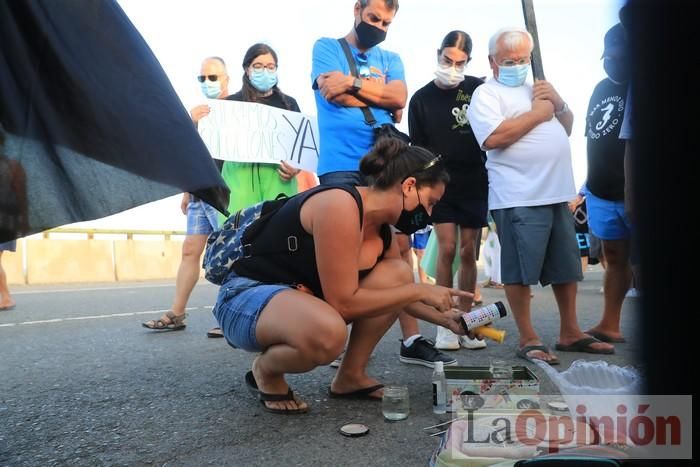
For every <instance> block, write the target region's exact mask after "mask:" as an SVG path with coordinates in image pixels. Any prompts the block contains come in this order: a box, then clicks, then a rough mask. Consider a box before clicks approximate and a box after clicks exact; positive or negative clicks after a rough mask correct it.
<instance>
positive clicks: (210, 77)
mask: <svg viewBox="0 0 700 467" xmlns="http://www.w3.org/2000/svg"><path fill="white" fill-rule="evenodd" d="M205 79H208V80H209V81H217V80H218V79H219V75H199V76H197V81H199V82H200V83H203V82H204V80H205Z"/></svg>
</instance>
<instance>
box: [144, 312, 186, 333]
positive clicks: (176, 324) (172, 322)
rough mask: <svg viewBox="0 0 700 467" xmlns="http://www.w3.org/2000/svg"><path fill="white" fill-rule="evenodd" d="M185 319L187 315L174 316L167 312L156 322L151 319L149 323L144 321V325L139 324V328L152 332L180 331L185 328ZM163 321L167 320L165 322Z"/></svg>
mask: <svg viewBox="0 0 700 467" xmlns="http://www.w3.org/2000/svg"><path fill="white" fill-rule="evenodd" d="M186 317H187V313H184V314H182V315H176V314H175V313H173V312H172V311H168V312H167V313H165V314H164V315H163V316H161V317H160V318H158V319H156V320H153V319H152V320H150V321H146V322H145V323H141V326H143V327H144V328H148V329H152V330H154V331H182V330H183V329H185V328H186V327H187V326H186V325H185V318H186ZM165 319H167V321H166V320H165Z"/></svg>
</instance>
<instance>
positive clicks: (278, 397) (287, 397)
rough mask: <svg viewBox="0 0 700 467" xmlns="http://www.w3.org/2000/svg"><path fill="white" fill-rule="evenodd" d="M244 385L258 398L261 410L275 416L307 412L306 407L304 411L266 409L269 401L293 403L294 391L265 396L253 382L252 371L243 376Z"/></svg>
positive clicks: (307, 408)
mask: <svg viewBox="0 0 700 467" xmlns="http://www.w3.org/2000/svg"><path fill="white" fill-rule="evenodd" d="M245 385H246V386H247V387H248V390H249V391H250V393H251V394H253V395H254V396H255V397H257V398H258V400H259V401H260V404H262V407H263V410H265V411H267V412H270V413H276V414H283V415H295V414H302V413H306V412H308V411H309V407H308V406H306V408H304V409H273V408H272V407H268V406H267V405H266V404H265V401H269V402H280V401H295V402H296V399H295V398H294V391H292V388H289V391H287V394H267V393H265V392H262V391H261V390H260V389H258V383H257V381H255V376H253V372H252V371H249V372H248V373H246V374H245Z"/></svg>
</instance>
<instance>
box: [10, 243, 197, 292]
mask: <svg viewBox="0 0 700 467" xmlns="http://www.w3.org/2000/svg"><path fill="white" fill-rule="evenodd" d="M54 233H60V234H71V235H72V236H73V237H75V236H79V237H83V238H78V239H76V238H69V239H59V238H52V237H51V236H50V234H54ZM183 234H184V233H183V232H147V231H114V230H95V229H90V230H81V229H54V230H50V231H47V232H44V234H43V237H42V236H38V235H37V236H32V237H28V238H25V239H20V240H18V241H17V251H16V252H5V253H3V257H2V265H3V269H4V270H5V272H6V273H7V281H8V284H10V285H19V284H56V283H71V282H115V281H141V280H153V279H174V278H175V276H176V275H177V269H178V266H179V264H180V257H181V252H182V243H183V240H184V235H183ZM96 235H98V236H111V237H115V236H116V237H118V238H95V236H96ZM135 235H136V236H139V235H147V236H146V237H143V238H134V236H135ZM202 274H203V272H202Z"/></svg>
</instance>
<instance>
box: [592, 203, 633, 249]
mask: <svg viewBox="0 0 700 467" xmlns="http://www.w3.org/2000/svg"><path fill="white" fill-rule="evenodd" d="M586 204H587V205H588V228H589V229H590V230H591V232H593V235H595V236H596V237H598V238H600V239H601V240H626V239H628V238H631V237H632V225H631V224H630V221H629V218H628V217H627V214H625V203H624V201H608V200H607V199H602V198H598V197H597V196H596V195H594V194H593V193H591V192H590V191H587V192H586Z"/></svg>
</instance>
